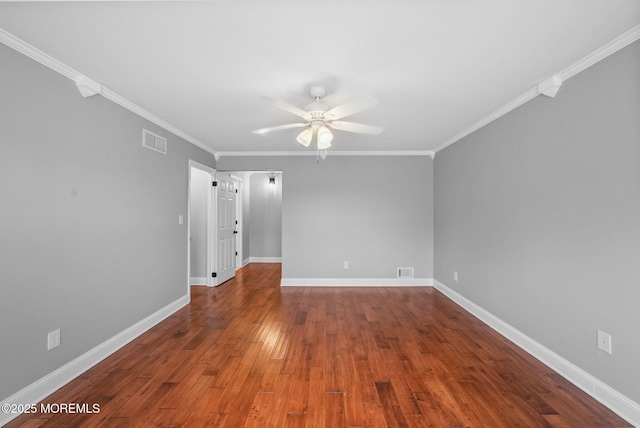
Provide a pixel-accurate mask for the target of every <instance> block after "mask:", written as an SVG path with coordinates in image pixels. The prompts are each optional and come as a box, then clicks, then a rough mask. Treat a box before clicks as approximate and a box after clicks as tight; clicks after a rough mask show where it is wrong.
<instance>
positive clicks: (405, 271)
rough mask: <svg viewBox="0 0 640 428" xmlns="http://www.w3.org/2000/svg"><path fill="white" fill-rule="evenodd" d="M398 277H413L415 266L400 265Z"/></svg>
mask: <svg viewBox="0 0 640 428" xmlns="http://www.w3.org/2000/svg"><path fill="white" fill-rule="evenodd" d="M398 278H413V268H412V267H399V268H398Z"/></svg>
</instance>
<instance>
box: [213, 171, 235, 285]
mask: <svg viewBox="0 0 640 428" xmlns="http://www.w3.org/2000/svg"><path fill="white" fill-rule="evenodd" d="M214 183H215V185H214V186H213V187H212V189H213V200H214V201H215V204H216V205H215V213H216V227H215V233H216V236H215V243H216V251H214V253H215V255H214V257H215V260H214V269H215V270H214V274H213V276H214V278H213V279H214V280H215V281H214V285H220V284H222V283H223V282H225V281H227V280H229V279H231V278H233V277H234V276H236V235H235V234H236V183H235V181H234V180H233V179H232V178H231V177H229V176H226V175H222V174H216V180H215V182H214Z"/></svg>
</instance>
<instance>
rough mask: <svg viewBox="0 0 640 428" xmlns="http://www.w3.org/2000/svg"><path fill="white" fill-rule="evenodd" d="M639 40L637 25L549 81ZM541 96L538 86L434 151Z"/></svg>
mask: <svg viewBox="0 0 640 428" xmlns="http://www.w3.org/2000/svg"><path fill="white" fill-rule="evenodd" d="M638 39H640V25H636V26H635V27H633V28H632V29H630V30H629V31H627V32H625V33H623V34H621V35H620V36H618V37H616V38H615V39H613V40H612V41H610V42H609V43H607V44H606V45H604V46H602V47H601V48H599V49H596V50H595V51H593V52H592V53H590V54H589V55H587V56H585V57H584V58H582V59H581V60H579V61H578V62H576V63H574V64H573V65H570V66H569V67H567V68H565V69H564V70H562V71H561V72H559V73H555V74H554V76H551V77H550V78H549V79H553V77H556V78H557V79H558V80H559V81H560V84H561V83H562V82H564V81H565V80H567V79H570V78H571V77H573V76H575V75H576V74H578V73H580V72H581V71H584V70H586V69H587V68H589V67H591V66H592V65H594V64H595V63H597V62H599V61H601V60H603V59H605V58H606V57H608V56H609V55H611V54H614V53H616V52H618V51H619V50H621V49H623V48H625V47H626V46H628V45H630V44H631V43H633V42H635V41H636V40H638ZM549 79H545V80H544V81H543V82H541V84H542V83H544V82H547V81H549ZM558 87H559V85H558ZM539 94H540V92H539V90H538V86H536V87H535V88H532V89H529V90H528V91H527V92H525V93H524V94H522V95H520V96H519V97H518V98H516V99H515V100H513V101H511V102H510V103H509V104H507V105H505V106H503V107H501V108H499V109H498V110H496V111H494V112H493V113H491V114H490V115H489V116H487V117H485V118H483V119H481V120H479V121H478V122H476V123H474V124H473V125H471V126H469V127H468V128H466V129H464V130H462V131H461V132H459V133H457V134H456V135H454V136H453V137H451V138H449V139H448V140H446V141H445V142H443V143H442V144H440V145H439V146H437V147H436V148H434V149H433V151H434V152H435V153H438V152H439V151H440V150H442V149H444V148H445V147H448V146H450V145H451V144H453V143H455V142H456V141H459V140H461V139H463V138H464V137H466V136H467V135H469V134H472V133H473V132H475V131H477V130H478V129H480V128H482V127H484V126H486V125H488V124H489V123H491V122H493V121H494V120H496V119H498V118H500V117H502V116H504V115H505V114H507V113H509V112H510V111H512V110H514V109H516V108H518V107H520V106H521V105H522V104H524V103H526V102H527V101H530V100H532V99H534V98H535V97H536V96H538V95H539ZM554 95H555V94H554Z"/></svg>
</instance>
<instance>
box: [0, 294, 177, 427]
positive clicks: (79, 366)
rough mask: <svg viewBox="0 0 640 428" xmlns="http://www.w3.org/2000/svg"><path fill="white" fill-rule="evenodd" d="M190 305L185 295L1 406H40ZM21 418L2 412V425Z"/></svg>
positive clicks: (24, 389) (50, 374)
mask: <svg viewBox="0 0 640 428" xmlns="http://www.w3.org/2000/svg"><path fill="white" fill-rule="evenodd" d="M188 304H189V296H188V295H184V296H182V297H180V298H179V299H177V300H175V301H174V302H172V303H169V304H168V305H167V306H165V307H164V308H162V309H160V310H158V311H156V312H154V313H153V314H151V315H149V316H148V317H146V318H145V319H143V320H141V321H138V322H137V323H135V324H134V325H132V326H131V327H129V328H127V329H126V330H124V331H122V332H120V333H118V334H116V335H115V336H113V337H112V338H110V339H107V340H106V341H104V342H103V343H101V344H100V345H98V346H96V347H95V348H93V349H91V350H89V351H87V352H85V353H84V354H82V355H80V356H79V357H78V358H76V359H75V360H73V361H71V362H69V363H67V364H65V365H64V366H62V367H60V368H58V369H56V370H54V371H53V372H51V373H49V374H48V375H46V376H44V377H43V378H41V379H39V380H37V381H35V382H34V383H32V384H31V385H29V386H27V387H26V388H23V389H22V390H20V391H18V392H16V393H15V394H13V395H12V396H11V397H9V398H7V399H5V400H3V401H2V402H0V407H2V406H3V405H5V404H19V403H38V402H39V401H41V400H42V399H44V398H45V397H47V396H49V395H51V393H53V392H54V391H56V390H58V389H60V388H62V387H63V386H64V385H66V384H67V383H69V382H70V381H72V380H73V379H75V378H76V377H78V376H79V375H81V374H82V373H84V372H86V371H87V370H89V369H90V368H91V367H93V366H95V365H96V364H98V363H99V362H100V361H102V360H104V359H105V358H107V357H108V356H109V355H111V354H113V353H114V352H116V351H118V350H119V349H120V348H122V347H123V346H125V345H126V344H127V343H129V342H131V341H132V340H133V339H135V338H136V337H138V336H140V335H141V334H142V333H144V332H146V331H148V330H149V329H151V328H152V327H153V326H155V325H156V324H158V323H160V322H161V321H163V320H165V319H166V318H168V317H169V316H171V315H173V314H174V313H175V312H177V311H178V310H180V309H181V308H183V307H184V306H186V305H188ZM18 416H20V415H19V414H13V413H2V412H0V426H2V425H4V424H6V423H8V422H9V421H11V420H12V419H14V418H16V417H18Z"/></svg>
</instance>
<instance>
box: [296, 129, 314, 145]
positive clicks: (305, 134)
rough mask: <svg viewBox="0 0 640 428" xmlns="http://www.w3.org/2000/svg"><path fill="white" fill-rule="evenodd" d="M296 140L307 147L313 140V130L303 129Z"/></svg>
mask: <svg viewBox="0 0 640 428" xmlns="http://www.w3.org/2000/svg"><path fill="white" fill-rule="evenodd" d="M296 140H297V141H298V143H300V144H302V145H303V146H305V147H309V144H311V140H313V128H305V129H304V130H303V131H302V132H301V133H299V134H298V137H297V138H296Z"/></svg>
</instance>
